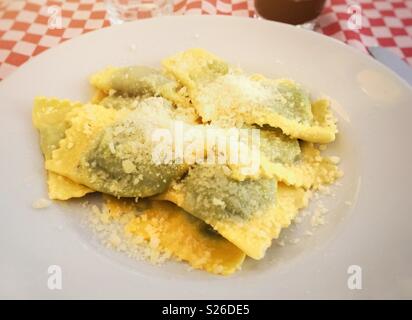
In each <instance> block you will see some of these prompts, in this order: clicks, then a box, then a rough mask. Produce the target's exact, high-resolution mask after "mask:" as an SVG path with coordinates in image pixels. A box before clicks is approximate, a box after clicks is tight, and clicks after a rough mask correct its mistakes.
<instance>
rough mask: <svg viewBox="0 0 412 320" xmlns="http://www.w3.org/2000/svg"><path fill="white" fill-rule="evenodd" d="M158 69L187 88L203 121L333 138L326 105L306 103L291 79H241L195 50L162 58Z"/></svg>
mask: <svg viewBox="0 0 412 320" xmlns="http://www.w3.org/2000/svg"><path fill="white" fill-rule="evenodd" d="M163 66H164V68H165V69H166V72H167V73H169V74H171V75H173V76H174V77H175V78H176V79H178V80H179V81H181V83H182V84H183V85H185V86H187V87H188V88H189V89H190V91H189V93H190V98H191V101H192V103H193V105H194V107H195V109H196V111H197V112H198V113H199V115H200V116H201V117H202V120H203V121H204V122H212V123H219V124H221V125H224V126H242V125H244V124H249V125H251V124H257V125H260V126H263V125H270V126H271V127H274V128H280V129H281V130H282V131H283V132H284V133H285V134H286V135H289V136H291V137H292V138H297V139H302V140H305V141H309V142H316V143H328V142H332V141H334V139H335V134H336V125H335V122H336V119H335V118H334V117H333V115H332V114H331V112H330V109H329V105H328V104H327V103H325V102H322V103H315V104H313V105H311V102H310V97H309V95H308V94H307V93H306V92H305V91H304V90H302V89H301V88H300V86H299V85H298V84H296V83H295V82H293V81H291V80H288V79H276V80H272V79H268V78H265V77H263V76H261V75H252V76H248V75H245V74H243V73H242V72H241V71H239V70H231V69H230V68H229V67H228V66H227V64H226V63H225V62H223V61H222V60H220V59H219V58H217V57H215V56H214V55H212V54H210V53H208V52H206V51H204V50H201V49H190V50H187V51H185V52H182V53H179V54H177V55H175V56H173V57H170V58H167V59H165V60H164V61H163ZM223 92H224V93H225V94H222V93H223Z"/></svg>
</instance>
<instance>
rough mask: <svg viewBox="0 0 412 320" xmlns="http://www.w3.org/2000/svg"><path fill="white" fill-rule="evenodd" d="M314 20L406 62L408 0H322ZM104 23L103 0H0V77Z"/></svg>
mask: <svg viewBox="0 0 412 320" xmlns="http://www.w3.org/2000/svg"><path fill="white" fill-rule="evenodd" d="M2 2H6V5H2V4H1V3H2ZM52 6H57V7H58V8H60V9H59V10H60V12H59V14H60V15H61V28H57V29H56V28H54V29H53V28H51V27H50V23H49V19H50V17H51V15H52V14H53V12H52V11H50V7H52ZM174 13H175V14H222V15H235V16H249V17H253V16H254V6H253V0H203V1H200V0H175V4H174ZM354 13H357V14H358V17H360V20H353V18H354V16H353V15H354ZM355 18H356V17H355ZM348 21H349V22H348ZM359 22H360V24H359ZM351 23H352V24H351ZM318 24H319V26H318V27H317V29H316V31H317V32H320V33H324V34H326V35H328V36H331V37H334V38H336V39H339V40H341V41H344V42H346V43H348V44H349V45H352V46H355V47H357V48H359V49H361V50H363V51H365V52H367V51H366V47H368V46H382V47H387V48H389V49H390V50H392V51H393V52H394V53H396V54H397V55H399V56H400V57H402V58H403V59H405V60H406V61H407V62H408V63H409V64H412V0H357V1H356V0H328V1H327V3H326V6H325V8H324V10H323V12H322V14H321V16H320V17H319V19H318ZM109 25H110V23H109V21H108V17H107V13H106V7H105V3H104V1H103V0H97V1H94V0H68V1H58V0H50V1H49V0H27V1H21V0H11V1H4V0H0V79H4V78H6V77H7V76H8V75H9V74H11V73H12V72H13V70H15V69H17V68H18V67H19V66H20V65H22V64H23V63H25V62H26V61H28V60H29V59H30V58H31V57H33V56H35V55H37V54H39V53H41V52H43V51H44V50H47V49H48V48H50V47H53V46H56V45H58V44H59V43H60V42H62V41H65V40H68V39H71V38H74V37H76V36H78V35H80V34H82V33H85V32H89V31H92V30H95V29H100V28H103V27H106V26H109ZM354 25H355V26H358V27H360V28H356V27H355V28H354V27H353V26H354Z"/></svg>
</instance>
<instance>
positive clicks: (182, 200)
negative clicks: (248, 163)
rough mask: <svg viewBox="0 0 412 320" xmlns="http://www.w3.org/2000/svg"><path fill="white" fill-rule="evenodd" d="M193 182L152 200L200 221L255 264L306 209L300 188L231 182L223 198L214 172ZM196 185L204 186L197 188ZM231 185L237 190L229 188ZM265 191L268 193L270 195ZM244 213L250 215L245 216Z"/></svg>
mask: <svg viewBox="0 0 412 320" xmlns="http://www.w3.org/2000/svg"><path fill="white" fill-rule="evenodd" d="M205 170H207V169H204V168H202V169H201V171H205ZM209 172H210V171H209ZM201 174H203V172H201ZM189 175H190V172H189ZM193 179H196V180H197V182H193V181H184V180H183V181H182V182H181V184H180V185H177V186H174V188H172V189H170V190H168V191H167V192H166V193H165V194H162V195H159V196H157V197H156V199H162V200H169V201H171V202H173V203H175V204H177V205H178V206H179V207H182V208H183V209H184V210H186V211H187V212H189V213H191V214H193V215H194V216H196V217H198V218H200V219H202V220H203V221H205V222H206V223H207V224H210V225H211V226H212V227H213V228H214V229H215V230H216V231H217V232H218V233H219V234H221V235H222V236H223V237H224V238H226V239H227V240H229V241H230V242H232V243H233V244H234V245H236V246H237V247H238V248H239V249H241V250H242V251H244V252H245V253H246V255H248V256H249V257H251V258H253V259H257V260H258V259H262V258H263V257H264V255H265V252H266V249H267V248H268V247H269V246H270V245H271V242H272V240H273V239H276V238H278V237H279V234H280V232H281V230H282V228H286V227H288V226H289V225H290V223H291V221H292V220H293V219H294V218H295V217H296V215H297V213H298V210H299V209H300V208H303V207H305V206H307V203H308V199H309V195H310V193H309V192H307V191H305V190H304V189H303V188H294V187H290V186H286V185H284V184H279V185H276V181H275V180H268V181H267V185H266V186H265V185H264V184H263V185H262V181H261V180H260V181H259V182H251V181H250V182H247V184H249V186H246V187H245V186H244V185H242V184H244V182H234V181H231V184H232V185H231V184H228V185H229V188H231V189H232V194H229V195H228V196H225V192H228V188H223V189H226V190H221V189H220V188H219V187H220V186H221V185H222V183H221V181H222V180H224V178H223V179H222V175H221V174H219V172H215V173H214V176H213V177H206V178H205V177H204V176H203V177H202V180H201V182H200V180H199V177H198V174H196V175H194V177H193ZM218 181H219V182H218ZM270 182H271V183H270ZM199 184H201V185H202V184H203V185H204V184H208V185H207V186H206V187H199ZM233 184H235V185H237V186H236V187H235V188H233ZM273 184H274V185H273ZM213 185H215V187H213ZM216 185H217V187H216ZM250 185H252V188H250ZM211 186H212V187H211ZM265 188H266V189H267V188H268V189H272V191H271V192H272V194H271V193H269V191H268V190H264V189H265ZM205 189H206V191H204V190H205ZM276 189H277V192H276V191H275V190H276ZM263 192H265V194H263ZM255 193H259V194H260V197H259V196H256V194H255ZM275 193H276V194H275ZM239 194H240V195H239ZM222 195H223V196H222ZM262 198H263V199H262ZM275 198H276V199H275ZM260 199H262V200H260ZM259 200H260V201H259ZM256 202H258V203H256ZM262 204H263V205H262ZM248 210H250V212H249V214H248V215H246V214H245V212H248Z"/></svg>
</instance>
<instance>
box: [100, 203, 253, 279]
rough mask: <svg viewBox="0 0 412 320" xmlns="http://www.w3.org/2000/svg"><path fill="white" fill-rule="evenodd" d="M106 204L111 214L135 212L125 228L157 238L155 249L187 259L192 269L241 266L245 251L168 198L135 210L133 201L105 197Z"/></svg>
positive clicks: (219, 270)
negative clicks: (140, 209) (168, 200)
mask: <svg viewBox="0 0 412 320" xmlns="http://www.w3.org/2000/svg"><path fill="white" fill-rule="evenodd" d="M106 207H107V209H108V210H109V212H110V214H111V216H112V217H115V218H117V219H119V218H121V216H122V214H123V213H130V212H132V213H134V214H135V215H136V217H135V218H133V219H131V220H130V221H129V222H128V223H127V225H126V227H125V232H126V233H130V234H132V235H134V236H140V237H142V238H143V239H145V240H146V241H148V242H151V243H152V244H153V243H156V242H158V246H157V249H159V250H160V251H162V252H166V253H169V254H171V255H172V256H173V257H174V258H176V259H178V260H183V261H186V262H188V263H189V264H190V266H191V267H193V268H195V269H201V270H206V271H208V272H211V273H216V274H223V275H229V274H231V273H233V272H235V271H237V270H239V269H240V268H241V265H242V263H243V260H244V258H245V254H244V253H243V252H242V251H241V250H240V249H238V248H237V247H236V246H234V245H233V244H232V243H230V242H229V241H227V240H226V239H224V238H223V237H221V236H220V235H219V234H217V233H216V232H215V231H213V229H212V228H211V227H210V226H208V225H207V224H206V223H204V222H203V221H202V220H200V219H197V218H195V217H193V216H191V215H190V214H188V213H187V212H185V211H184V210H183V209H181V208H179V207H177V206H176V205H174V204H172V203H170V202H167V201H150V202H149V203H148V204H147V205H146V206H145V209H144V210H142V211H140V212H139V211H138V209H137V206H136V204H135V203H134V201H125V200H118V199H116V198H113V197H108V198H107V201H106Z"/></svg>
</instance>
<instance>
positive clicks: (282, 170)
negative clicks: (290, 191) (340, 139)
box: [262, 142, 343, 189]
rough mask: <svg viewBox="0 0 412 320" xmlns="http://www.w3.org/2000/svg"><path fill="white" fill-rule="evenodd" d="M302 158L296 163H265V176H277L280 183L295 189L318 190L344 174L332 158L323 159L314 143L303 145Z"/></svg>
mask: <svg viewBox="0 0 412 320" xmlns="http://www.w3.org/2000/svg"><path fill="white" fill-rule="evenodd" d="M301 149H302V156H301V159H300V160H299V161H297V162H295V163H291V164H285V163H274V162H265V163H264V164H263V165H262V167H263V170H264V171H265V173H264V174H263V176H265V175H266V176H268V177H271V176H275V177H276V178H277V179H279V181H282V182H284V183H285V184H287V185H290V186H295V187H304V188H305V189H310V188H314V189H318V188H319V187H320V186H323V185H328V184H332V183H334V182H335V181H336V180H337V179H339V178H341V177H342V175H343V172H342V171H341V170H340V169H339V168H338V166H337V164H336V162H335V161H333V158H331V157H322V156H321V154H320V151H319V149H318V148H316V147H315V146H314V144H313V143H309V142H302V143H301Z"/></svg>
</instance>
